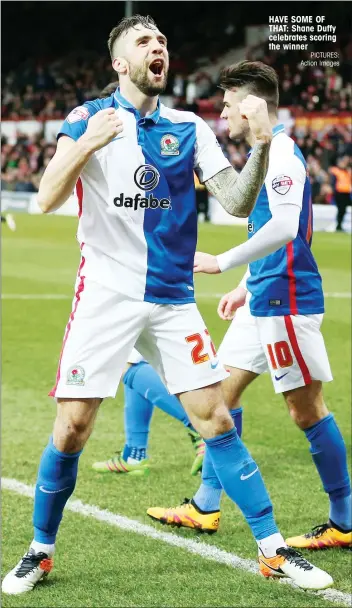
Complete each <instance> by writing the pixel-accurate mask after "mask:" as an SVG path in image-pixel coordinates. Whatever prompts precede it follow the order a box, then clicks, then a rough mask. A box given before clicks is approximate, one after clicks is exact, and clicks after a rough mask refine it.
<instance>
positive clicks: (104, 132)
mask: <svg viewBox="0 0 352 608" xmlns="http://www.w3.org/2000/svg"><path fill="white" fill-rule="evenodd" d="M122 131H123V124H122V121H121V120H120V119H119V117H118V114H117V112H116V110H115V109H114V108H107V109H106V110H99V112H97V113H96V114H94V116H92V118H90V119H89V121H88V126H87V130H86V132H85V133H84V135H82V137H81V138H80V139H81V140H82V141H83V140H84V142H85V144H86V145H88V147H89V148H90V150H91V151H92V152H96V151H97V150H100V148H103V147H104V146H106V144H108V143H110V142H111V141H112V140H113V139H114V137H116V136H117V135H119V133H121V132H122Z"/></svg>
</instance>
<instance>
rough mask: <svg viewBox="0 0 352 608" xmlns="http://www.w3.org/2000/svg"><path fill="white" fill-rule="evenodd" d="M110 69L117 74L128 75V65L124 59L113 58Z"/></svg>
mask: <svg viewBox="0 0 352 608" xmlns="http://www.w3.org/2000/svg"><path fill="white" fill-rule="evenodd" d="M112 67H113V68H114V70H115V72H117V73H118V74H127V73H128V63H127V61H126V59H125V58H124V57H115V59H114V60H113V62H112Z"/></svg>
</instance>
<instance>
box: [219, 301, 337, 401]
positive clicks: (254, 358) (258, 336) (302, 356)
mask: <svg viewBox="0 0 352 608" xmlns="http://www.w3.org/2000/svg"><path fill="white" fill-rule="evenodd" d="M322 320H323V315H322V314H319V315H294V316H292V315H291V316H281V317H254V316H253V315H251V312H250V309H249V298H248V299H247V301H246V304H245V305H244V306H243V307H241V308H239V309H238V310H237V312H236V315H235V317H234V319H233V321H232V323H231V325H230V327H229V329H228V331H227V332H226V334H225V337H224V339H223V341H222V343H221V345H220V348H219V353H218V354H219V357H220V359H221V361H223V362H224V364H225V367H226V365H229V366H231V367H237V368H239V369H245V370H248V371H251V372H254V373H256V374H262V373H263V372H266V371H270V373H271V379H272V381H273V384H274V389H275V393H283V392H284V391H290V390H292V389H294V388H299V387H300V386H305V385H306V384H310V383H311V381H312V380H321V381H322V382H330V381H331V380H332V379H333V378H332V374H331V369H330V364H329V359H328V355H327V352H326V348H325V344H324V338H323V336H322V334H321V331H320V326H321V323H322Z"/></svg>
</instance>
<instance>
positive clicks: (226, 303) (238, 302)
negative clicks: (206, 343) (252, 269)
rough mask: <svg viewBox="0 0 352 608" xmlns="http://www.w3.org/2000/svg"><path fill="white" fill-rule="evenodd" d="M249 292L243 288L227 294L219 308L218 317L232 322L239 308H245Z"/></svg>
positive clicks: (237, 288)
mask: <svg viewBox="0 0 352 608" xmlns="http://www.w3.org/2000/svg"><path fill="white" fill-rule="evenodd" d="M246 295H247V290H246V289H244V288H243V287H236V289H234V290H233V291H230V292H229V293H225V295H224V296H222V298H221V300H220V302H219V306H218V315H219V317H220V319H222V320H223V321H231V320H232V319H233V318H234V316H235V313H236V310H237V309H238V308H241V306H244V303H245V301H246Z"/></svg>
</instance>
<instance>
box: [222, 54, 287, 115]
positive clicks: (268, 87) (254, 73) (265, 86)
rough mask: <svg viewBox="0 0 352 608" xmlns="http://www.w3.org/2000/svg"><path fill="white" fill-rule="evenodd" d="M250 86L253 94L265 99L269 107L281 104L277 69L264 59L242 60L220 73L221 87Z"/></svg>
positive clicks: (272, 108)
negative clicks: (267, 63)
mask: <svg viewBox="0 0 352 608" xmlns="http://www.w3.org/2000/svg"><path fill="white" fill-rule="evenodd" d="M239 87H248V89H249V90H250V92H251V93H252V94H253V95H258V97H262V98H263V99H265V101H266V103H267V104H268V109H269V111H270V110H277V107H278V105H279V80H278V77H277V74H276V72H275V70H274V69H273V68H272V67H270V65H266V64H265V63H262V61H240V62H239V63H235V64H233V65H230V66H228V67H227V68H224V69H223V70H222V71H221V74H220V88H221V89H224V90H231V89H233V88H239Z"/></svg>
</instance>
